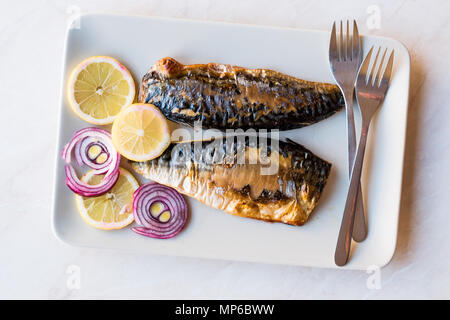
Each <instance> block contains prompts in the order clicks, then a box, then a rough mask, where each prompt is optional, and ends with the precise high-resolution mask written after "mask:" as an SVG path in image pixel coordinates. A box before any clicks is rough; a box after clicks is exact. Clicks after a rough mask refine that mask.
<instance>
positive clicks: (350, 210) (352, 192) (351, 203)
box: [334, 121, 370, 266]
mask: <svg viewBox="0 0 450 320" xmlns="http://www.w3.org/2000/svg"><path fill="white" fill-rule="evenodd" d="M369 124H370V122H365V121H363V124H362V129H361V139H360V140H359V145H358V149H357V152H356V158H355V161H354V163H353V169H352V173H351V177H350V186H349V188H348V193H347V200H346V201H345V209H344V215H343V217H342V222H341V228H340V230H339V236H338V241H337V245H336V251H335V254H334V261H335V263H336V265H338V266H344V265H345V264H346V263H347V260H348V256H349V253H350V245H351V242H352V231H353V224H354V217H355V211H356V199H357V196H358V188H359V186H360V180H361V172H362V166H363V161H364V153H365V151H366V142H367V132H368V131H369Z"/></svg>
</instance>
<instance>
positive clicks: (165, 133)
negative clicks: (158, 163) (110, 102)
mask: <svg viewBox="0 0 450 320" xmlns="http://www.w3.org/2000/svg"><path fill="white" fill-rule="evenodd" d="M111 138H112V141H113V144H114V147H115V148H116V150H117V151H118V152H119V153H120V154H121V155H122V156H124V157H125V158H127V159H130V160H134V161H147V160H151V159H154V158H156V157H158V156H159V155H161V153H162V152H163V151H164V150H165V149H166V148H167V147H168V146H169V144H170V133H169V126H168V124H167V120H166V118H165V117H164V115H163V114H162V113H161V111H160V110H159V109H158V108H157V107H155V106H154V105H152V104H145V103H136V104H132V105H130V106H129V107H127V108H125V109H124V110H122V111H121V112H120V113H119V115H118V116H117V118H116V120H114V123H113V126H112V130H111Z"/></svg>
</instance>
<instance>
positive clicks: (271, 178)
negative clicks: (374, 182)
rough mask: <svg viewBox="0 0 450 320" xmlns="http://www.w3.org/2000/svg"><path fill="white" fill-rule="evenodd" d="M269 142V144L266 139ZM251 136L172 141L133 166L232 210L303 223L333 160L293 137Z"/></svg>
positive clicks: (318, 195) (166, 182)
mask: <svg viewBox="0 0 450 320" xmlns="http://www.w3.org/2000/svg"><path fill="white" fill-rule="evenodd" d="M265 141H266V142H265ZM265 141H264V139H262V138H259V139H258V140H256V139H255V138H253V137H249V136H242V137H241V136H234V137H232V138H230V137H221V138H216V139H215V140H213V141H199V142H181V143H172V144H171V145H170V146H169V148H168V149H167V150H166V151H165V152H164V153H163V154H162V155H161V156H160V157H158V158H156V159H153V160H150V161H146V162H131V166H132V168H133V169H134V170H135V171H136V172H138V173H139V174H141V175H143V176H144V177H145V178H148V179H151V180H153V181H156V182H158V183H161V184H164V185H167V186H170V187H172V188H175V189H176V190H178V191H179V192H181V193H183V194H186V195H188V196H191V197H193V198H195V199H197V200H199V201H201V202H203V203H204V204H206V205H209V206H211V207H214V208H217V209H220V210H224V211H226V212H228V213H230V214H233V215H237V216H241V217H247V218H254V219H259V220H264V221H272V222H282V223H286V224H291V225H302V224H304V223H305V222H306V220H307V219H308V217H309V216H310V214H311V212H312V211H313V209H314V207H315V206H316V204H317V202H318V200H319V198H320V195H321V193H322V190H323V188H324V187H325V184H326V182H327V178H328V175H329V172H330V168H331V164H330V163H328V162H326V161H324V160H322V159H320V158H319V157H317V156H315V155H314V154H313V153H312V152H311V151H309V150H307V149H306V148H304V147H303V146H301V145H299V144H297V143H295V142H293V141H291V140H289V139H288V140H287V141H279V140H275V139H270V138H265Z"/></svg>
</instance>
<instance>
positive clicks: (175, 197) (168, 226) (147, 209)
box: [131, 182, 188, 239]
mask: <svg viewBox="0 0 450 320" xmlns="http://www.w3.org/2000/svg"><path fill="white" fill-rule="evenodd" d="M187 211H188V209H187V204H186V200H184V198H183V196H182V195H181V194H180V193H179V192H178V191H176V190H174V189H172V188H169V187H167V186H164V185H161V184H159V183H156V182H150V183H147V184H144V185H142V186H140V187H139V189H137V190H136V191H135V192H134V194H133V215H134V219H135V221H136V222H137V223H138V224H139V225H141V226H140V227H133V228H131V230H133V231H134V232H136V233H138V234H140V235H143V236H146V237H150V238H157V239H168V238H172V237H174V236H176V235H177V234H178V233H179V232H180V231H181V230H182V229H183V228H184V226H185V224H186V221H187V215H188V213H187Z"/></svg>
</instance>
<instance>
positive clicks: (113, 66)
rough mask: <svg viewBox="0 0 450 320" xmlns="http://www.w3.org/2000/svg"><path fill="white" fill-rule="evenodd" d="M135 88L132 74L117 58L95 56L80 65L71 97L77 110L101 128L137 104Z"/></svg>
mask: <svg viewBox="0 0 450 320" xmlns="http://www.w3.org/2000/svg"><path fill="white" fill-rule="evenodd" d="M135 92H136V89H135V85H134V81H133V77H132V76H131V74H130V72H129V71H128V70H127V69H126V68H125V67H124V66H123V65H122V64H121V63H120V62H119V61H117V60H116V59H114V58H111V57H106V56H94V57H90V58H87V59H86V60H83V61H82V62H81V63H80V64H79V65H77V66H76V67H75V68H74V69H73V71H72V73H71V75H70V78H69V84H68V98H69V103H70V105H71V107H72V109H73V111H74V112H75V113H76V114H77V115H78V116H79V117H80V118H82V119H83V120H85V121H87V122H89V123H92V124H97V125H105V124H110V123H112V122H113V121H114V119H115V118H116V116H117V114H118V113H119V112H120V111H121V110H122V109H123V108H124V107H125V106H128V105H129V104H131V103H133V101H134V96H135Z"/></svg>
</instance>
